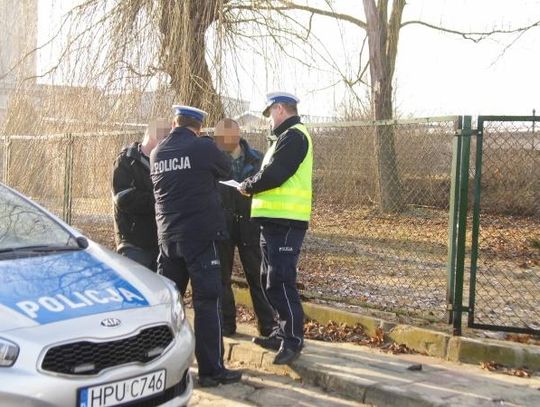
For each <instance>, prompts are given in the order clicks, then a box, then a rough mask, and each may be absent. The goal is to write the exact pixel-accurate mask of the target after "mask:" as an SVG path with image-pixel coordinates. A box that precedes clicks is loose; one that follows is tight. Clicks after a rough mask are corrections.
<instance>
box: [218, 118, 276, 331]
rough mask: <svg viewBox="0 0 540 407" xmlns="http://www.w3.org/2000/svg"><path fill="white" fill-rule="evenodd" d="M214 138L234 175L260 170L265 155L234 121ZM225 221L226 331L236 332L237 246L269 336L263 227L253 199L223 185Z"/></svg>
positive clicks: (261, 324)
mask: <svg viewBox="0 0 540 407" xmlns="http://www.w3.org/2000/svg"><path fill="white" fill-rule="evenodd" d="M214 140H215V141H216V144H217V145H218V147H219V148H221V149H222V150H223V151H225V152H227V153H228V155H229V156H230V159H231V162H232V174H231V177H232V178H233V179H234V180H235V181H238V182H242V181H243V180H245V179H246V178H247V177H250V176H252V175H254V174H255V173H257V171H259V169H260V166H261V161H262V154H261V153H260V152H259V151H257V150H255V149H253V148H251V146H250V145H249V144H248V142H247V141H246V140H244V139H243V138H241V137H240V127H239V126H238V123H236V122H235V121H234V120H232V119H229V118H225V119H223V120H221V121H220V122H219V123H218V124H216V127H215V129H214ZM220 192H221V198H222V201H223V208H224V209H225V220H226V224H227V231H228V234H229V238H228V239H225V240H222V241H220V242H219V253H220V259H221V276H222V283H223V300H222V311H223V334H224V335H225V336H231V335H234V333H235V332H236V306H235V303H234V294H233V291H232V287H231V274H232V269H233V264H234V252H235V249H236V248H238V254H239V256H240V261H241V262H242V268H243V270H244V275H245V276H246V280H247V283H248V286H249V292H250V295H251V300H252V302H253V309H254V310H255V315H256V316H257V326H258V329H259V333H260V334H261V335H263V336H269V335H270V334H271V333H272V331H273V330H274V325H275V321H274V314H273V311H272V309H271V308H270V305H269V304H268V301H266V299H265V297H264V293H263V291H262V289H261V281H260V280H261V272H260V269H261V249H260V247H259V240H260V227H259V225H258V224H257V223H255V222H253V221H252V220H251V219H250V210H251V198H249V197H246V196H244V195H242V194H240V193H239V192H238V191H237V190H236V189H235V188H231V187H230V186H226V185H220Z"/></svg>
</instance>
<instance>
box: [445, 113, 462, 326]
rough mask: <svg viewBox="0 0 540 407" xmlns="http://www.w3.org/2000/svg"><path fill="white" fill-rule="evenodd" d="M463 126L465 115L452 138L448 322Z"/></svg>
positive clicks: (454, 262)
mask: <svg viewBox="0 0 540 407" xmlns="http://www.w3.org/2000/svg"><path fill="white" fill-rule="evenodd" d="M462 128H463V117H461V116H460V117H459V118H458V119H457V120H456V123H455V129H454V130H455V132H456V133H455V134H456V136H455V137H454V139H453V140H452V169H451V174H450V176H451V181H450V202H449V209H448V217H449V219H448V260H447V273H448V284H447V287H446V306H447V309H448V323H449V324H451V323H452V321H453V311H452V310H453V301H454V291H455V287H454V274H455V266H456V242H457V219H458V207H459V206H458V202H459V184H458V182H459V169H460V165H461V135H462Z"/></svg>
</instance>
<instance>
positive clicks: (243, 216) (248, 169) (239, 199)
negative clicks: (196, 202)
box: [219, 139, 262, 246]
mask: <svg viewBox="0 0 540 407" xmlns="http://www.w3.org/2000/svg"><path fill="white" fill-rule="evenodd" d="M240 147H241V148H242V153H243V156H244V162H243V166H242V170H241V172H240V174H239V176H237V177H234V178H235V180H236V181H238V182H242V181H243V180H245V179H246V178H248V177H251V176H252V175H254V174H256V173H257V171H259V168H260V167H261V162H262V153H261V152H260V151H257V150H255V149H253V148H251V147H250V145H249V144H248V142H247V141H246V140H244V139H240ZM230 178H233V176H232V175H230ZM219 189H220V192H221V199H222V201H223V209H224V210H225V221H226V224H227V231H228V232H229V235H230V238H231V239H233V241H234V242H235V243H236V244H242V245H244V246H246V245H250V246H251V245H255V246H258V245H259V234H260V227H259V224H257V223H255V222H254V221H252V220H251V219H250V212H251V197H247V196H244V195H242V194H241V193H240V192H238V191H237V190H236V189H235V188H231V187H230V186H226V185H223V184H220V185H219Z"/></svg>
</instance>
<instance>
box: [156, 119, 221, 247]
mask: <svg viewBox="0 0 540 407" xmlns="http://www.w3.org/2000/svg"><path fill="white" fill-rule="evenodd" d="M150 167H151V169H152V171H151V177H152V183H153V184H154V197H155V200H156V220H157V226H158V239H159V241H160V242H171V241H186V240H190V241H193V240H198V241H202V240H216V239H223V238H224V236H225V235H226V228H225V217H224V214H223V208H222V206H221V198H220V196H219V192H218V187H217V180H218V179H223V178H226V177H227V176H228V175H229V173H230V171H231V163H230V160H229V158H228V157H227V155H226V154H225V153H223V152H222V151H220V150H219V149H218V147H217V146H216V144H215V143H214V141H213V140H212V139H211V138H209V137H197V135H196V134H195V133H194V132H193V131H191V130H190V129H188V128H187V127H177V128H175V129H174V130H173V131H172V132H171V134H169V136H168V137H167V138H165V139H164V140H163V141H162V142H161V143H160V144H159V145H158V146H157V147H156V148H155V149H154V151H152V154H151V157H150Z"/></svg>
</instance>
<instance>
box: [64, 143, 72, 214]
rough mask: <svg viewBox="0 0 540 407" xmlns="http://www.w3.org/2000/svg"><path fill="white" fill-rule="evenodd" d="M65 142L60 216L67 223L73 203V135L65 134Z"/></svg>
mask: <svg viewBox="0 0 540 407" xmlns="http://www.w3.org/2000/svg"><path fill="white" fill-rule="evenodd" d="M66 139H67V144H66V151H65V157H64V197H63V201H64V202H63V203H64V204H63V210H62V218H63V219H64V222H66V223H67V224H71V212H72V207H73V206H72V204H73V202H72V201H73V196H72V193H73V136H72V135H71V134H66Z"/></svg>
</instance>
